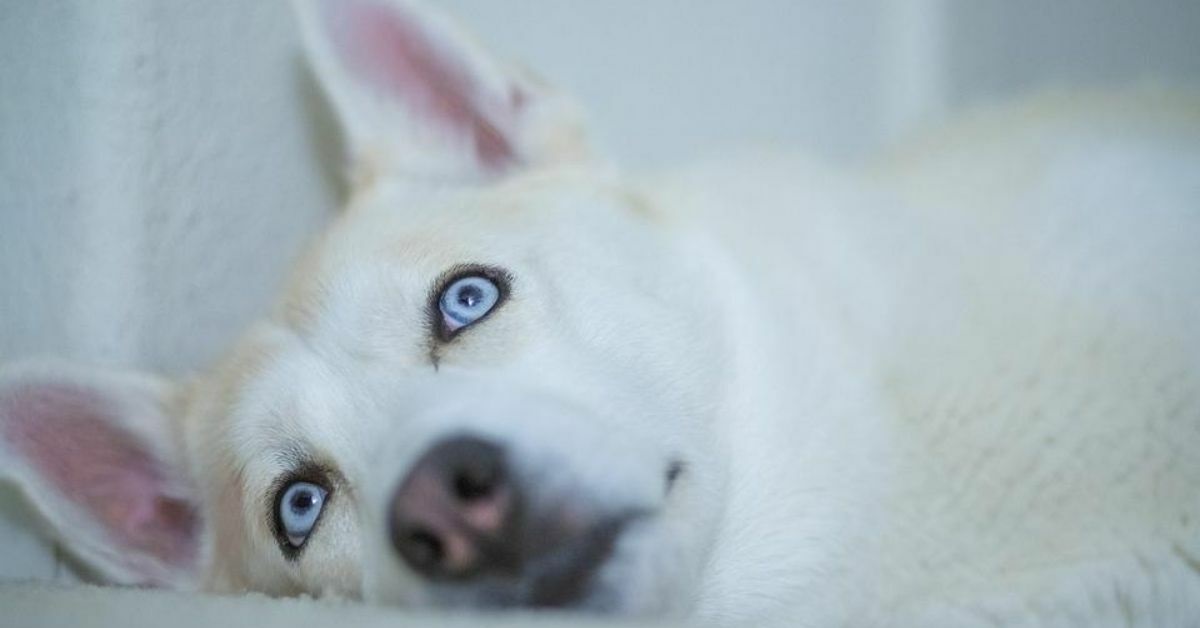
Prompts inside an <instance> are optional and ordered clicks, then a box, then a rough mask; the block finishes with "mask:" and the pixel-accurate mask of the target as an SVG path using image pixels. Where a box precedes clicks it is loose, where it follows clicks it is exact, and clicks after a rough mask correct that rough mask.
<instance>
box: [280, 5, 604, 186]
mask: <svg viewBox="0 0 1200 628" xmlns="http://www.w3.org/2000/svg"><path fill="white" fill-rule="evenodd" d="M296 8H297V11H298V14H299V18H300V23H301V28H302V30H303V32H304V38H305V42H306V47H307V50H308V57H309V62H310V64H311V65H312V67H313V68H314V70H315V72H316V74H317V76H318V78H319V79H320V82H321V83H322V84H323V85H324V87H325V91H326V92H327V94H328V95H329V97H330V99H331V100H332V102H333V105H334V108H335V110H336V112H337V114H338V117H339V118H340V120H341V123H342V128H343V132H344V135H345V141H346V144H347V146H346V148H347V150H348V152H349V155H348V158H349V161H350V166H351V173H352V176H353V177H354V178H355V182H356V183H362V182H363V181H369V180H371V179H373V178H374V177H377V176H381V175H401V176H411V177H418V178H434V179H451V180H477V179H485V178H488V177H494V176H497V175H501V174H504V173H506V172H509V171H512V170H514V169H518V168H527V167H537V166H539V165H543V164H547V163H552V162H558V161H577V160H581V159H584V158H585V157H586V155H587V149H586V142H585V140H584V137H583V127H582V124H581V123H580V116H579V113H578V109H577V108H576V107H575V105H574V103H573V102H572V101H571V100H570V99H569V98H567V97H565V96H564V95H562V94H560V93H558V92H556V91H554V90H552V89H550V88H549V87H547V86H545V85H543V84H541V83H539V82H538V81H536V80H535V79H534V78H533V77H531V76H529V75H526V74H524V73H522V72H520V71H518V70H516V69H515V68H513V67H509V66H507V65H505V64H504V63H502V62H500V61H498V60H497V59H494V58H493V57H492V56H490V55H488V54H487V53H485V52H484V50H483V49H481V48H480V47H479V45H478V44H476V43H475V41H474V40H473V39H472V38H470V37H469V36H468V35H467V34H466V33H465V32H463V31H462V30H461V29H460V28H459V27H458V26H457V25H456V24H455V23H453V22H451V21H450V20H449V19H448V18H447V17H446V16H445V15H441V14H439V13H436V12H434V11H432V10H430V9H429V8H427V7H425V6H423V5H422V4H421V3H419V2H416V1H408V0H296Z"/></svg>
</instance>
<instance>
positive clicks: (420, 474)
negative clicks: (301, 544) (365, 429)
mask: <svg viewBox="0 0 1200 628" xmlns="http://www.w3.org/2000/svg"><path fill="white" fill-rule="evenodd" d="M506 458H507V456H506V452H505V450H504V448H503V447H502V446H500V445H498V444H496V443H494V442H492V441H489V440H486V439H485V438H482V437H478V436H468V435H463V436H455V437H450V438H446V439H444V440H442V441H440V442H438V443H436V444H435V445H433V446H432V447H431V448H430V449H429V450H428V451H426V452H425V453H424V454H423V455H422V456H421V457H420V458H419V459H418V460H417V462H416V464H414V465H413V466H412V468H411V469H410V470H409V471H408V474H407V476H406V477H405V478H404V479H403V480H402V481H401V482H400V485H399V487H398V488H397V489H396V492H395V496H394V498H393V500H392V505H391V508H390V512H388V513H387V514H388V516H389V517H390V521H389V522H388V523H389V528H390V532H391V541H392V545H393V547H394V549H395V551H396V552H397V553H398V554H399V556H400V557H401V558H402V559H403V561H404V562H405V563H406V564H407V565H408V566H409V568H410V569H412V570H413V571H414V572H416V573H418V574H420V575H421V576H422V577H424V578H426V579H427V580H428V581H430V582H431V583H440V584H444V585H449V586H457V587H459V588H465V589H472V590H474V592H475V593H476V594H477V595H478V596H479V600H480V602H481V603H482V605H486V606H517V605H519V606H532V607H563V606H570V605H573V604H575V603H576V602H578V601H579V600H580V599H581V598H582V597H583V596H584V595H585V594H586V593H587V592H588V590H589V584H590V581H591V579H592V576H593V575H594V574H595V573H596V571H597V570H598V569H599V568H600V567H601V566H602V565H603V564H604V562H605V561H606V560H607V559H608V557H609V555H610V554H611V552H612V549H613V545H614V542H615V541H616V540H617V538H619V536H620V534H621V532H622V530H623V529H624V528H625V527H626V526H627V525H628V524H629V523H631V522H632V521H634V520H636V519H638V518H640V517H642V516H644V514H645V513H642V512H638V511H624V512H615V513H602V512H596V509H595V508H592V507H590V505H589V504H583V503H573V501H572V500H571V499H569V498H568V499H562V500H558V501H553V502H550V503H539V500H536V499H532V498H531V493H530V492H527V491H526V490H524V487H522V486H521V484H522V480H521V479H520V478H519V477H518V476H517V474H516V473H514V472H513V468H512V467H510V466H509V464H508V461H507V459H506Z"/></svg>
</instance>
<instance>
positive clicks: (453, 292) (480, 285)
mask: <svg viewBox="0 0 1200 628" xmlns="http://www.w3.org/2000/svg"><path fill="white" fill-rule="evenodd" d="M499 301H500V287H499V286H497V285H496V282H494V281H492V280H491V279H488V278H487V277H483V276H480V275H471V276H469V277H463V278H461V279H457V280H455V281H454V283H451V284H450V285H449V286H447V287H446V289H445V290H444V291H443V292H442V296H441V297H440V298H439V299H438V308H439V309H440V310H441V314H442V328H443V330H444V331H445V333H447V334H453V333H454V332H456V331H458V330H460V329H462V328H464V327H466V326H468V325H470V324H472V323H474V322H476V321H478V320H479V319H481V318H483V317H484V316H486V315H487V313H488V312H490V311H492V308H495V307H496V304H497V303H498V302H499Z"/></svg>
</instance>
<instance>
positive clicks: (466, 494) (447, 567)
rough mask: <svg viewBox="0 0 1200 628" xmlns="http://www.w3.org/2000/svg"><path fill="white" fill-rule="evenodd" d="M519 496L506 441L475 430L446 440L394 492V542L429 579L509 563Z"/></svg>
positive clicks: (496, 568) (501, 568) (511, 564)
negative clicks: (499, 441) (473, 433)
mask: <svg viewBox="0 0 1200 628" xmlns="http://www.w3.org/2000/svg"><path fill="white" fill-rule="evenodd" d="M519 500H520V496H519V495H518V494H517V491H516V488H515V487H514V486H513V485H512V484H511V482H510V478H509V477H508V470H507V468H506V465H505V457H504V450H503V449H502V448H501V447H500V446H498V445H496V444H494V443H491V442H489V441H486V440H483V439H480V438H475V437H469V436H463V437H457V438H452V439H449V440H445V441H442V442H441V443H438V444H437V445H435V446H434V447H433V448H431V449H430V450H429V451H427V452H426V453H425V454H424V455H423V456H421V458H420V459H419V460H418V461H417V463H416V464H415V465H414V466H413V467H412V469H411V470H410V471H409V474H408V476H407V477H406V478H405V479H404V481H403V482H402V483H401V485H400V488H399V489H398V490H397V492H396V495H395V497H394V501H393V504H392V513H391V517H392V522H391V527H392V543H393V545H394V546H395V548H396V551H398V552H399V553H400V556H401V557H403V558H404V560H405V561H406V562H407V563H408V564H409V566H410V567H412V568H413V569H414V570H415V571H417V572H418V573H420V574H422V575H424V576H426V577H429V578H435V579H438V578H468V577H471V576H472V575H474V574H476V573H481V572H491V571H504V570H511V569H513V568H514V567H515V564H516V558H517V556H516V551H515V548H514V547H513V541H514V539H513V538H512V537H513V535H514V531H515V529H516V527H517V523H518V522H517V521H516V519H517V517H518V515H519V512H518V511H519V509H520V507H519V504H518V502H519Z"/></svg>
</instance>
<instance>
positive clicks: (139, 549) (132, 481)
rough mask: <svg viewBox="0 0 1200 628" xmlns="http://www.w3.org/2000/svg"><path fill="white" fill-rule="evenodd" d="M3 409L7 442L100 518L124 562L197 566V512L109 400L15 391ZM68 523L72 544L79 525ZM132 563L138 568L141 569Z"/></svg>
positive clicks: (39, 388)
mask: <svg viewBox="0 0 1200 628" xmlns="http://www.w3.org/2000/svg"><path fill="white" fill-rule="evenodd" d="M0 402H2V405H0V416H3V417H6V418H7V420H6V421H4V422H3V425H2V426H0V427H3V430H4V438H5V440H6V441H7V442H8V443H9V444H10V445H11V446H12V448H13V449H14V450H15V451H16V452H17V453H18V454H20V455H21V456H22V457H23V458H25V459H26V460H27V461H28V463H29V464H30V465H31V466H32V467H33V469H34V470H35V471H36V472H37V473H38V474H39V475H40V476H41V477H42V478H43V479H45V480H46V481H47V482H48V483H49V484H50V485H52V486H53V487H54V488H56V489H57V490H58V491H61V493H62V496H63V497H65V498H66V499H67V500H69V501H71V502H72V503H74V504H75V505H77V506H79V507H80V508H81V509H82V510H83V511H84V512H85V513H88V514H90V515H91V516H92V517H94V518H95V521H96V523H99V524H100V526H101V527H102V528H103V529H104V530H105V531H106V532H107V533H108V539H109V540H110V541H112V542H114V543H115V544H116V545H117V549H118V551H119V552H120V553H121V554H122V555H126V554H129V553H132V554H142V555H149V556H152V557H154V558H155V559H157V560H158V561H161V562H163V563H166V564H168V565H171V566H174V567H186V566H189V565H191V564H192V562H193V561H194V559H195V557H196V548H197V536H198V533H199V519H198V516H197V514H196V511H195V510H194V508H193V506H192V504H191V503H189V502H188V501H185V500H183V499H180V498H178V497H177V496H175V495H173V494H172V491H171V482H170V480H169V473H168V470H167V468H166V467H165V466H164V465H163V463H162V461H160V460H157V459H156V458H155V457H154V455H152V453H151V452H150V451H148V448H147V447H146V446H145V445H144V444H142V443H140V442H139V441H138V440H137V439H135V438H134V437H133V436H132V435H131V434H129V433H127V432H126V431H125V430H123V429H121V428H120V427H119V426H118V425H117V424H116V422H115V420H114V417H113V416H112V414H111V413H112V408H111V407H109V404H108V403H106V401H105V399H104V398H103V397H101V396H100V395H98V394H96V393H94V392H92V391H89V390H86V389H82V388H78V387H72V386H68V385H46V384H37V385H28V386H25V387H23V388H19V389H17V390H14V391H11V393H10V394H8V395H5V397H4V398H2V399H0ZM176 492H177V491H176ZM62 523H63V527H62V529H61V530H60V531H61V533H62V534H63V535H64V536H65V537H66V539H67V540H68V541H69V540H70V537H71V534H72V531H71V529H70V528H69V526H70V525H72V523H73V522H62ZM77 525H80V526H83V525H88V523H87V522H78V523H77ZM93 525H94V524H93ZM81 533H83V532H82V531H81ZM130 562H131V563H132V564H133V566H135V568H136V564H137V563H138V562H139V561H137V560H133V561H130Z"/></svg>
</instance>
